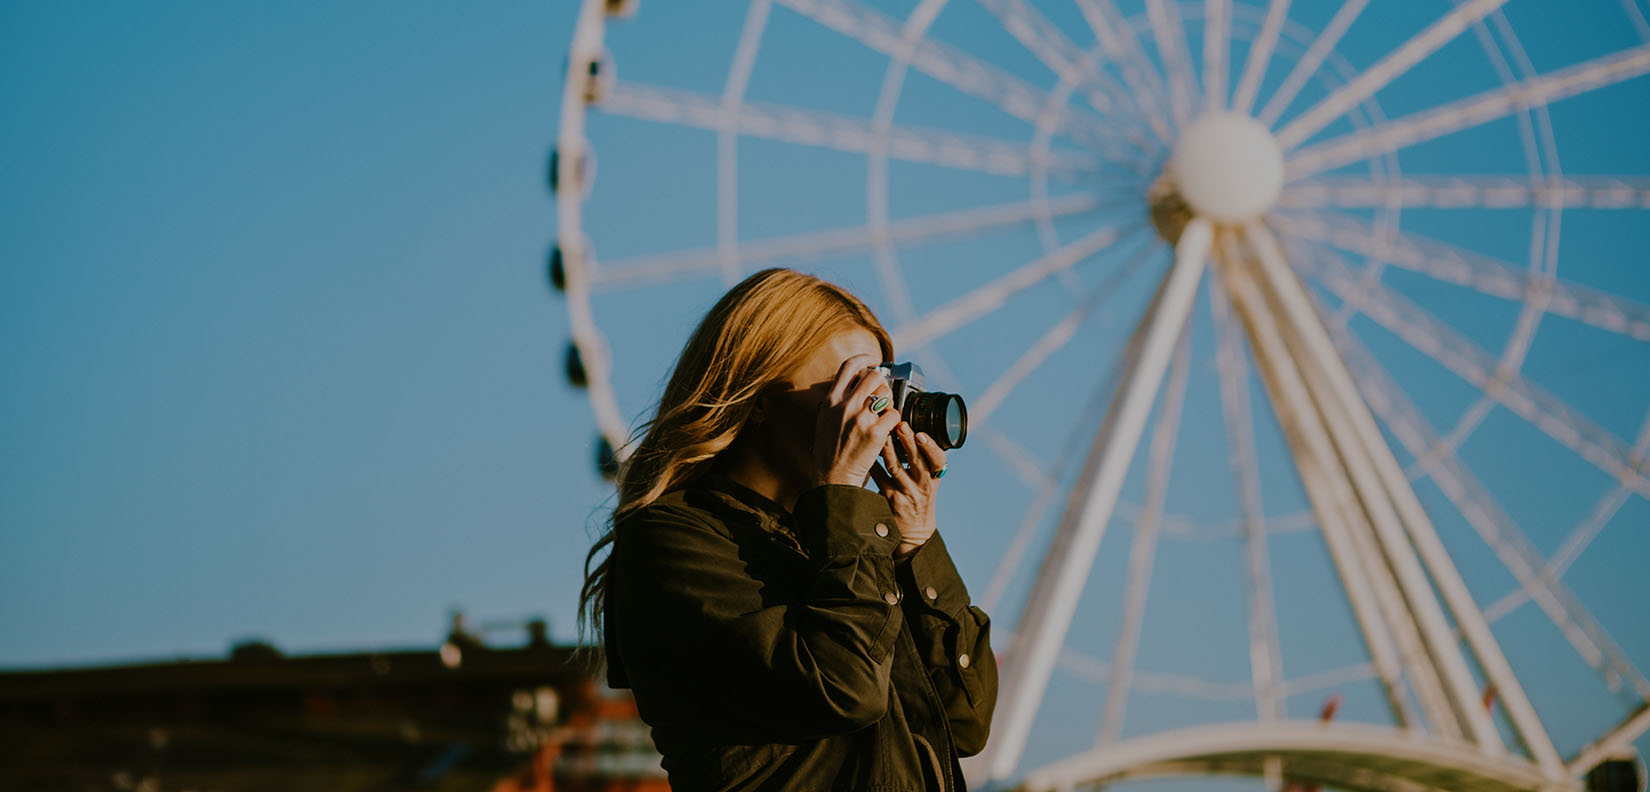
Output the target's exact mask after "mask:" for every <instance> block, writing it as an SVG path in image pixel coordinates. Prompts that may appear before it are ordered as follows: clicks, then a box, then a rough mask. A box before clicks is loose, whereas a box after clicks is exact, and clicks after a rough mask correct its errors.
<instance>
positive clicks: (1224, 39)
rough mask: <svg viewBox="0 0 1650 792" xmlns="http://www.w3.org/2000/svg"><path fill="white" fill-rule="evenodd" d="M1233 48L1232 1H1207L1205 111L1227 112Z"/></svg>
mask: <svg viewBox="0 0 1650 792" xmlns="http://www.w3.org/2000/svg"><path fill="white" fill-rule="evenodd" d="M1231 45H1232V0H1205V2H1204V6H1203V108H1204V110H1205V111H1206V112H1210V113H1215V112H1219V111H1221V110H1225V109H1226V66H1227V61H1228V60H1229V59H1230V57H1231V56H1230V55H1229V54H1228V50H1229V49H1230V48H1231Z"/></svg>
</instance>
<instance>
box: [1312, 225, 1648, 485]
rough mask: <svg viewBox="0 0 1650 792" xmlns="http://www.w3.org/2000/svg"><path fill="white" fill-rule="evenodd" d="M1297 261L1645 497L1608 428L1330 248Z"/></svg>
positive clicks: (1634, 463) (1627, 454) (1641, 479)
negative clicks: (1365, 274)
mask: <svg viewBox="0 0 1650 792" xmlns="http://www.w3.org/2000/svg"><path fill="white" fill-rule="evenodd" d="M1318 252H1319V255H1316V256H1311V257H1309V258H1302V260H1301V261H1300V262H1299V266H1300V268H1301V269H1303V270H1305V271H1307V272H1309V273H1311V274H1314V275H1317V276H1318V277H1319V278H1320V280H1321V282H1322V284H1323V285H1324V287H1325V288H1327V289H1329V291H1330V292H1331V293H1333V294H1334V295H1335V296H1336V297H1338V298H1339V299H1341V300H1344V301H1346V302H1347V303H1349V304H1351V305H1352V306H1353V307H1355V308H1357V309H1358V310H1360V311H1362V312H1363V313H1364V315H1366V316H1368V317H1369V318H1370V319H1372V320H1374V321H1375V322H1376V324H1379V325H1381V326H1382V327H1385V328H1386V329H1387V330H1388V331H1390V332H1392V333H1393V334H1394V335H1396V336H1398V337H1399V338H1401V339H1403V340H1404V342H1405V343H1407V344H1409V345H1410V346H1411V347H1414V348H1415V350H1416V351H1418V352H1420V353H1421V354H1423V355H1426V356H1427V357H1429V358H1432V359H1433V360H1434V361H1435V362H1437V363H1438V364H1439V365H1441V366H1443V367H1444V368H1446V369H1448V370H1449V371H1451V372H1452V373H1454V374H1455V375H1456V376H1458V377H1460V378H1461V379H1463V380H1465V381H1466V382H1467V383H1469V384H1471V385H1473V386H1475V387H1477V388H1479V389H1480V390H1482V391H1483V392H1484V395H1485V396H1488V397H1489V398H1491V399H1493V400H1495V401H1496V402H1497V403H1499V404H1500V405H1501V406H1503V407H1506V408H1507V409H1508V410H1509V411H1511V412H1512V413H1513V414H1514V415H1517V416H1518V417H1520V418H1523V419H1524V420H1525V421H1527V422H1529V423H1530V424H1531V425H1532V426H1534V427H1536V428H1537V429H1539V430H1541V431H1542V432H1543V433H1545V434H1547V435H1548V436H1550V437H1552V438H1553V439H1554V440H1556V441H1558V443H1559V444H1560V445H1563V446H1564V447H1565V448H1568V449H1570V450H1571V451H1574V452H1575V453H1576V454H1577V455H1578V456H1580V457H1581V458H1583V459H1585V460H1587V461H1588V462H1591V463H1592V464H1593V465H1595V466H1596V467H1598V468H1599V469H1600V470H1602V471H1604V472H1605V473H1606V474H1608V475H1610V476H1611V477H1613V478H1615V479H1617V480H1619V481H1621V482H1622V483H1623V484H1624V485H1626V486H1628V487H1631V488H1632V489H1633V490H1634V491H1636V492H1638V493H1640V494H1641V495H1644V496H1645V497H1650V478H1646V476H1645V473H1644V471H1642V470H1640V469H1639V468H1640V467H1643V466H1644V462H1643V461H1642V460H1635V459H1634V458H1633V456H1632V454H1631V451H1630V450H1629V449H1628V448H1627V447H1626V444H1624V443H1622V442H1621V441H1620V440H1619V439H1617V438H1616V437H1615V436H1614V435H1612V434H1611V433H1610V432H1608V431H1606V430H1605V429H1604V428H1603V427H1600V426H1598V425H1597V424H1595V423H1593V422H1592V420H1591V419H1588V418H1587V417H1585V416H1583V415H1582V414H1581V413H1579V412H1577V411H1575V410H1573V409H1571V408H1570V407H1569V406H1568V405H1566V404H1564V403H1563V402H1562V401H1560V400H1559V399H1558V398H1557V397H1555V396H1552V395H1551V394H1548V393H1547V392H1545V391H1543V390H1541V389H1540V388H1538V387H1537V386H1535V385H1534V384H1532V383H1530V382H1528V381H1527V380H1525V379H1524V378H1523V377H1522V376H1521V375H1520V374H1519V373H1518V372H1517V371H1514V370H1509V369H1507V368H1504V367H1501V366H1500V365H1499V364H1498V363H1497V361H1496V360H1495V358H1493V357H1492V356H1490V354H1489V353H1487V352H1485V351H1484V350H1482V349H1480V348H1479V347H1478V345H1477V344H1476V343H1474V342H1473V341H1472V340H1470V339H1468V338H1467V337H1466V336H1464V335H1462V334H1461V333H1460V332H1459V331H1457V330H1455V329H1454V328H1453V327H1450V326H1449V325H1447V324H1445V323H1444V322H1442V321H1440V320H1438V319H1436V318H1434V317H1433V316H1432V315H1431V314H1429V313H1427V312H1426V311H1425V310H1423V309H1421V308H1420V307H1419V306H1416V305H1414V304H1413V303H1410V302H1409V301H1408V300H1407V299H1405V298H1403V297H1401V296H1399V295H1397V294H1395V293H1393V292H1392V291H1390V290H1388V289H1387V288H1386V287H1385V286H1383V285H1381V284H1380V283H1370V282H1368V281H1367V280H1364V279H1360V278H1357V277H1356V276H1355V275H1353V273H1352V271H1351V268H1350V267H1347V266H1346V265H1345V264H1343V263H1341V262H1340V261H1339V260H1338V257H1337V256H1335V255H1334V254H1333V253H1330V252H1328V251H1324V250H1322V249H1319V250H1318Z"/></svg>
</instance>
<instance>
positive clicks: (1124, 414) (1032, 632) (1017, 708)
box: [980, 218, 1212, 779]
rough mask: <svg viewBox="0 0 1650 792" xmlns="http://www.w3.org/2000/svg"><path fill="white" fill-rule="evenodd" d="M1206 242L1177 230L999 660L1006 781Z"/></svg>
mask: <svg viewBox="0 0 1650 792" xmlns="http://www.w3.org/2000/svg"><path fill="white" fill-rule="evenodd" d="M1211 241H1212V231H1211V228H1210V226H1209V222H1208V221H1207V220H1204V219H1203V218H1194V219H1193V220H1192V221H1191V222H1190V223H1188V224H1187V226H1186V230H1185V231H1184V232H1183V233H1182V234H1181V237H1180V243H1179V245H1177V246H1176V249H1175V261H1174V266H1173V267H1172V268H1171V269H1170V270H1169V273H1168V275H1166V276H1165V278H1164V280H1163V283H1162V285H1161V286H1159V289H1158V293H1157V296H1156V298H1155V299H1154V300H1153V302H1152V304H1151V306H1150V307H1149V308H1148V309H1147V313H1146V316H1145V318H1144V321H1143V325H1142V327H1141V328H1140V330H1139V331H1137V333H1138V338H1139V347H1138V350H1139V351H1138V356H1137V357H1135V358H1134V359H1133V360H1131V361H1129V362H1128V363H1126V365H1127V366H1128V369H1127V371H1126V372H1125V374H1124V376H1123V377H1122V379H1121V381H1120V382H1119V385H1118V390H1117V394H1116V396H1115V398H1114V399H1113V402H1112V405H1111V407H1110V409H1109V410H1108V411H1107V414H1106V418H1105V420H1104V421H1103V422H1102V424H1101V427H1100V430H1099V432H1097V433H1096V434H1095V438H1094V444H1093V445H1092V446H1091V447H1090V451H1089V457H1088V460H1087V461H1086V462H1085V463H1084V468H1083V473H1082V476H1081V478H1079V479H1078V482H1077V484H1076V485H1075V486H1074V487H1073V488H1072V492H1071V497H1070V499H1069V500H1068V501H1067V503H1066V510H1065V513H1064V514H1063V515H1062V516H1061V519H1060V527H1059V529H1058V532H1057V533H1056V534H1055V537H1054V542H1053V544H1052V545H1050V547H1049V550H1048V553H1047V554H1046V555H1045V556H1044V558H1043V564H1042V568H1041V569H1040V570H1039V572H1038V574H1037V581H1036V583H1035V584H1033V587H1032V591H1031V597H1030V598H1029V599H1028V600H1027V601H1026V604H1025V607H1024V609H1023V610H1022V611H1021V615H1020V620H1019V622H1018V623H1017V624H1016V625H1015V629H1014V639H1013V641H1012V642H1011V643H1010V645H1009V650H1008V656H1007V658H1006V662H1005V663H1004V665H1005V668H1004V675H1005V679H1004V681H1003V684H1002V697H1001V705H1000V707H999V709H998V717H997V724H996V727H995V728H994V729H993V732H994V735H993V740H992V742H991V743H990V744H989V745H988V746H987V747H986V751H985V754H984V755H983V756H982V757H981V759H982V761H981V762H980V766H982V767H983V769H984V773H985V775H986V776H987V777H988V779H1003V778H1007V777H1008V776H1009V774H1010V773H1012V772H1013V771H1014V767H1015V765H1017V764H1018V763H1019V761H1020V754H1021V752H1023V751H1024V750H1025V744H1026V739H1027V737H1028V736H1029V734H1030V731H1031V720H1032V716H1033V715H1034V714H1035V712H1036V709H1037V705H1038V703H1040V702H1041V700H1042V698H1043V692H1044V691H1045V690H1046V689H1047V686H1048V678H1049V674H1050V673H1051V672H1052V671H1053V669H1054V661H1055V658H1056V656H1057V655H1058V654H1059V652H1060V647H1061V645H1062V644H1063V643H1064V642H1065V637H1066V630H1067V629H1068V628H1070V626H1071V619H1072V615H1073V613H1074V612H1075V611H1076V609H1077V599H1078V597H1079V596H1080V595H1081V594H1082V592H1083V586H1084V584H1085V583H1086V582H1087V581H1088V574H1089V570H1090V569H1091V568H1092V567H1093V565H1094V554H1095V551H1096V550H1098V549H1099V547H1100V539H1101V537H1102V536H1103V535H1104V533H1105V529H1106V523H1107V522H1108V521H1109V520H1110V519H1111V514H1112V510H1113V509H1114V508H1115V507H1116V505H1117V496H1118V493H1119V491H1120V490H1121V489H1122V486H1123V478H1124V476H1125V475H1126V474H1127V473H1128V466H1129V461H1130V460H1131V459H1132V458H1133V457H1134V451H1135V447H1136V446H1137V445H1139V442H1140V436H1141V434H1142V433H1143V432H1144V431H1145V426H1146V418H1147V415H1148V414H1149V413H1150V411H1151V406H1152V402H1153V401H1155V399H1156V396H1157V391H1158V389H1159V388H1160V386H1161V385H1162V382H1163V375H1164V373H1165V372H1166V371H1167V369H1168V366H1169V358H1170V356H1171V354H1172V353H1173V351H1174V347H1175V344H1176V342H1177V341H1178V339H1179V337H1180V335H1181V333H1183V332H1184V331H1185V326H1186V319H1187V317H1188V316H1189V315H1190V313H1191V308H1192V304H1193V302H1194V300H1195V298H1196V296H1197V285H1198V281H1199V280H1200V279H1201V276H1202V274H1203V268H1204V265H1205V261H1206V259H1207V258H1208V254H1209V247H1210V243H1211Z"/></svg>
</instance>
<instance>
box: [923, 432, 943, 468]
mask: <svg viewBox="0 0 1650 792" xmlns="http://www.w3.org/2000/svg"><path fill="white" fill-rule="evenodd" d="M917 445H919V446H922V457H923V459H924V460H926V461H927V462H928V470H929V471H930V472H938V471H941V470H944V469H945V451H944V449H941V448H940V444H939V443H936V442H934V438H932V437H929V436H928V433H927V432H918V433H917Z"/></svg>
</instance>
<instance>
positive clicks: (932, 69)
mask: <svg viewBox="0 0 1650 792" xmlns="http://www.w3.org/2000/svg"><path fill="white" fill-rule="evenodd" d="M779 2H780V3H781V4H782V5H784V6H785V7H787V8H790V9H791V10H793V11H796V12H797V13H800V14H802V15H804V16H806V17H808V18H810V19H812V20H814V21H815V22H817V23H819V24H820V25H823V26H824V27H826V28H829V29H831V30H834V31H836V32H838V33H841V34H842V35H844V36H847V37H849V38H852V39H854V40H856V41H858V42H860V43H861V44H864V45H865V46H867V47H869V48H871V49H872V50H873V51H875V52H879V53H881V54H883V55H887V56H889V57H894V56H896V55H897V54H898V53H900V52H901V51H902V50H903V49H904V48H905V47H906V46H908V44H907V42H906V41H905V33H904V30H903V26H902V25H901V23H900V22H899V20H896V19H894V18H893V17H890V16H887V15H885V14H883V13H881V12H879V11H877V10H875V9H872V8H868V7H866V6H863V5H860V4H858V3H855V2H852V0H779ZM909 46H910V53H909V62H910V64H911V66H912V67H913V68H915V69H916V70H917V71H919V72H922V73H923V74H926V75H928V76H929V77H931V78H933V79H935V80H938V81H940V82H942V83H945V84H946V85H949V86H951V87H953V88H955V89H957V90H959V91H961V92H963V93H966V94H969V95H971V96H976V97H979V98H980V99H984V100H985V101H987V102H990V103H991V104H993V105H996V106H997V107H998V108H999V109H1001V110H1002V111H1003V112H1004V113H1007V114H1008V115H1010V116H1013V117H1014V118H1018V119H1020V120H1022V121H1026V122H1030V123H1035V122H1036V121H1037V118H1038V116H1039V115H1040V114H1041V113H1042V112H1043V108H1044V106H1045V105H1047V104H1048V101H1049V97H1048V95H1047V94H1046V93H1045V92H1043V91H1042V90H1040V89H1038V88H1036V87H1034V86H1032V85H1031V84H1029V83H1027V82H1025V81H1024V80H1021V79H1019V78H1018V77H1015V76H1013V75H1011V74H1009V73H1008V72H1005V71H1003V70H1002V69H999V68H997V67H996V66H993V65H991V64H989V63H986V62H984V61H982V60H980V59H978V58H976V57H974V56H973V55H970V54H969V53H967V52H964V51H963V50H960V49H957V48H956V47H951V46H947V45H945V44H941V43H939V42H936V41H933V40H931V39H928V38H926V37H919V38H917V39H916V40H915V41H914V42H909ZM1056 112H1057V114H1058V121H1057V122H1056V123H1055V129H1056V130H1058V131H1059V132H1060V133H1061V134H1062V135H1065V136H1066V137H1068V138H1070V139H1072V140H1075V141H1079V142H1093V143H1097V142H1099V141H1100V140H1101V139H1102V138H1105V137H1108V136H1113V135H1115V133H1113V132H1112V131H1111V130H1110V129H1109V128H1107V127H1106V125H1105V123H1104V122H1102V121H1101V120H1100V119H1099V118H1096V117H1094V116H1091V115H1086V114H1078V113H1076V112H1074V111H1073V110H1072V108H1070V107H1068V106H1064V105H1061V106H1060V107H1059V108H1058V109H1057V111H1056Z"/></svg>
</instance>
